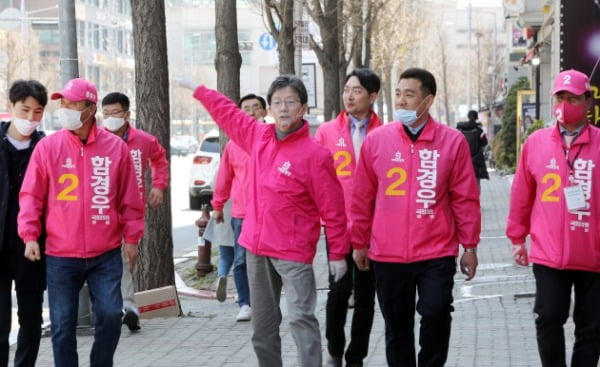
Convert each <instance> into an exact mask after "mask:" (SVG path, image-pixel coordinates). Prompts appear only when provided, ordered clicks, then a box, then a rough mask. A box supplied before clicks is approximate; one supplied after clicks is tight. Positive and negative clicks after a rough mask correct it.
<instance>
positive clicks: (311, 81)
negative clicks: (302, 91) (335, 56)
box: [302, 62, 317, 108]
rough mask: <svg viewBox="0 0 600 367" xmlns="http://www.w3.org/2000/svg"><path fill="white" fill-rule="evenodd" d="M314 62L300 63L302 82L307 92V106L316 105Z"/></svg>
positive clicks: (312, 106)
mask: <svg viewBox="0 0 600 367" xmlns="http://www.w3.org/2000/svg"><path fill="white" fill-rule="evenodd" d="M315 71H316V70H315V63H314V62H313V63H308V64H302V82H303V83H304V86H306V92H307V93H308V107H310V108H315V107H317V73H316V72H315Z"/></svg>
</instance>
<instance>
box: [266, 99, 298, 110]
mask: <svg viewBox="0 0 600 367" xmlns="http://www.w3.org/2000/svg"><path fill="white" fill-rule="evenodd" d="M299 103H300V100H298V99H286V100H285V101H281V100H276V101H272V102H271V107H274V108H277V109H279V108H281V107H283V106H285V107H286V108H291V107H295V106H296V105H297V104H299Z"/></svg>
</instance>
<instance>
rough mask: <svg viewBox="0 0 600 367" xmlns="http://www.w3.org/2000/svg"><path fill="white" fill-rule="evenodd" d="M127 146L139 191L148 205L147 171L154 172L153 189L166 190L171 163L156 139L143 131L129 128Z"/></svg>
mask: <svg viewBox="0 0 600 367" xmlns="http://www.w3.org/2000/svg"><path fill="white" fill-rule="evenodd" d="M126 143H127V146H128V147H129V151H130V152H131V159H132V160H133V168H134V170H135V177H136V182H137V186H138V189H139V190H140V194H141V196H142V200H143V202H144V204H145V203H146V180H145V178H146V169H147V168H148V166H150V170H151V171H152V187H153V188H157V189H159V190H164V189H166V188H167V185H168V184H169V161H167V153H166V151H165V148H163V146H162V145H160V143H159V142H158V140H157V139H156V137H154V136H152V135H150V134H148V133H147V132H145V131H143V130H138V129H134V128H133V127H131V126H129V129H128V130H127V142H126Z"/></svg>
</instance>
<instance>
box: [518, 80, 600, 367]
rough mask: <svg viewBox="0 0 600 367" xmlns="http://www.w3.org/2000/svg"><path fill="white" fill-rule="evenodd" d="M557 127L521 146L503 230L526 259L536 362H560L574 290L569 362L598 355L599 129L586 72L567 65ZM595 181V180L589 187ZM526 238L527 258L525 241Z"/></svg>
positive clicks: (559, 88) (558, 92) (557, 95)
mask: <svg viewBox="0 0 600 367" xmlns="http://www.w3.org/2000/svg"><path fill="white" fill-rule="evenodd" d="M552 98H553V110H552V112H553V115H554V117H555V118H556V122H557V123H556V125H555V126H553V127H549V128H546V129H542V130H538V131H536V132H535V133H534V134H532V135H531V136H530V137H529V138H528V139H527V141H526V142H525V144H524V145H523V153H522V155H521V159H520V161H519V164H518V168H517V172H516V174H515V178H514V181H513V187H512V190H511V198H510V212H509V215H508V222H507V228H506V234H507V236H508V238H509V239H510V240H511V242H512V249H513V256H514V259H515V261H516V263H517V264H519V265H523V266H527V265H529V261H531V262H532V263H533V274H534V276H535V280H536V294H535V306H534V312H535V313H536V315H537V317H536V320H535V325H536V330H537V343H538V350H539V354H540V358H541V361H542V366H566V361H565V337H564V329H563V325H564V324H565V322H566V320H567V318H568V317H569V307H570V302H571V291H572V288H574V289H575V299H574V300H575V303H574V312H573V321H574V323H575V344H574V346H573V355H572V358H571V365H572V366H597V365H598V358H599V356H600V347H599V346H600V312H598V310H599V309H600V238H599V237H598V233H599V231H600V222H599V221H598V218H600V186H599V185H598V184H597V183H598V181H600V171H599V170H598V169H597V167H599V165H600V150H599V149H598V144H600V130H599V129H595V128H592V127H591V126H590V123H589V122H588V119H587V110H588V108H589V107H590V105H591V93H590V82H589V79H588V77H587V76H586V75H585V74H583V73H581V72H579V71H577V70H567V71H563V72H561V73H560V74H558V75H557V76H556V79H555V80H554V89H553V91H552ZM594 183H595V185H594ZM527 235H530V236H531V248H530V253H529V255H528V254H527V249H526V247H525V238H526V237H527Z"/></svg>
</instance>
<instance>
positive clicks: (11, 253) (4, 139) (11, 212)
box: [0, 80, 48, 367]
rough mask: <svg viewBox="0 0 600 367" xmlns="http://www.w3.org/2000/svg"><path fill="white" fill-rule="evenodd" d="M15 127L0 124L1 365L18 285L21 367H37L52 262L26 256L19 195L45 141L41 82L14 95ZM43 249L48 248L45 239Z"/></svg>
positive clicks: (16, 86) (21, 85)
mask: <svg viewBox="0 0 600 367" xmlns="http://www.w3.org/2000/svg"><path fill="white" fill-rule="evenodd" d="M8 99H9V104H8V109H9V112H10V113H11V115H12V121H11V122H3V123H2V125H0V203H2V205H0V366H7V364H8V350H9V342H8V339H9V334H10V329H11V323H12V320H11V319H12V294H11V289H12V283H13V281H14V283H15V290H16V294H17V304H18V309H17V312H18V319H19V334H18V338H17V350H16V352H15V359H14V361H15V366H17V367H19V366H20V367H25V366H32V367H33V366H34V365H35V361H36V359H37V355H38V349H39V346H40V338H41V336H42V303H43V295H44V289H45V288H46V262H45V258H43V257H42V259H40V261H36V262H32V261H29V260H28V259H26V258H25V257H24V256H23V253H24V252H25V244H24V243H23V241H22V240H21V239H20V238H19V236H18V234H17V214H18V213H19V190H20V189H21V185H22V183H23V176H24V175H25V170H26V169H27V164H28V163H29V159H30V157H31V153H32V152H33V148H34V147H35V146H36V144H37V143H38V142H39V141H40V139H41V138H42V137H43V136H44V133H43V132H41V131H37V130H36V128H37V127H38V125H39V124H40V120H41V119H42V117H43V114H44V108H45V107H46V103H48V92H47V91H46V88H45V87H44V86H43V85H42V84H40V83H39V82H38V81H36V80H18V81H16V82H14V83H13V84H12V86H11V87H10V90H9V92H8ZM40 245H41V246H42V247H43V246H44V241H43V237H42V238H41V239H40Z"/></svg>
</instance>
